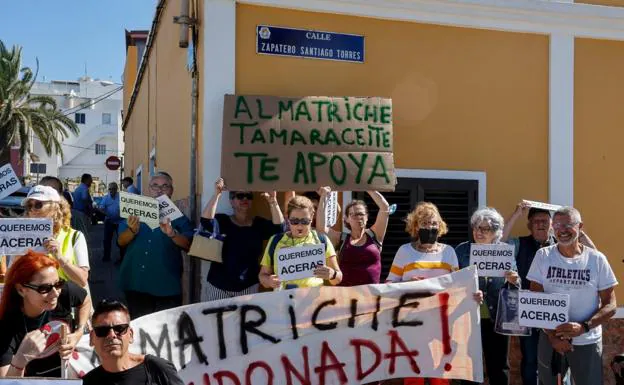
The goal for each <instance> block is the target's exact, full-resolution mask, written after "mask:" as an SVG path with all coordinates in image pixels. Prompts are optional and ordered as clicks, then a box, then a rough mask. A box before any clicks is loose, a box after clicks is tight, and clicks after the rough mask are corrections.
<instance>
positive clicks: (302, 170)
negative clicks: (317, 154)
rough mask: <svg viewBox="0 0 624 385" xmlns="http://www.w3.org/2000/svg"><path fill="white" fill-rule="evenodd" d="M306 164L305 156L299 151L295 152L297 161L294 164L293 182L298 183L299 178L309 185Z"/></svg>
mask: <svg viewBox="0 0 624 385" xmlns="http://www.w3.org/2000/svg"><path fill="white" fill-rule="evenodd" d="M306 166H307V162H306V159H305V156H304V155H303V153H302V152H301V151H299V152H297V161H296V162H295V177H294V182H295V183H299V177H301V176H302V177H303V183H304V184H308V183H310V179H309V178H308V169H307V167H306Z"/></svg>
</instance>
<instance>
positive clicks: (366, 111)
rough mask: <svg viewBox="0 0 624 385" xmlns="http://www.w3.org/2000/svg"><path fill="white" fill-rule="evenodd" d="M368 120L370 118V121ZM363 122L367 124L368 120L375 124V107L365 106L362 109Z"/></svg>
mask: <svg viewBox="0 0 624 385" xmlns="http://www.w3.org/2000/svg"><path fill="white" fill-rule="evenodd" d="M371 110H372V111H371ZM369 118H372V119H369ZM364 120H366V121H367V122H368V121H369V120H372V121H373V122H374V123H377V106H376V105H371V104H367V105H366V106H365V107H364Z"/></svg>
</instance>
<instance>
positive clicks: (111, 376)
mask: <svg viewBox="0 0 624 385" xmlns="http://www.w3.org/2000/svg"><path fill="white" fill-rule="evenodd" d="M91 323H92V325H93V329H92V330H91V333H90V335H89V337H90V344H91V346H93V347H94V348H95V352H96V353H97V355H98V357H99V358H100V362H101V363H102V365H100V366H98V367H97V368H95V369H93V370H92V371H90V372H89V373H87V374H86V375H85V376H84V377H83V378H82V383H83V384H85V385H100V384H102V385H104V384H106V385H108V384H118V385H126V384H128V385H134V384H148V385H151V384H159V385H160V384H172V385H183V384H184V383H183V382H182V379H180V376H179V375H178V373H177V371H176V368H175V367H174V366H173V364H172V363H171V362H169V361H166V360H164V359H162V358H159V357H156V356H152V355H149V354H148V355H142V354H133V353H130V352H129V351H128V347H129V346H130V344H132V343H133V342H134V330H132V327H130V314H128V308H126V307H125V306H124V305H123V304H122V303H120V302H117V301H102V302H100V303H99V304H98V305H97V306H96V308H95V312H94V313H93V316H92V317H91Z"/></svg>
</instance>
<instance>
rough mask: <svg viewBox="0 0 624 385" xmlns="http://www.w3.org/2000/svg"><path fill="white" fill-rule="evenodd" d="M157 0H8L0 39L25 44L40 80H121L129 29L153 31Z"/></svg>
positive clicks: (26, 58) (25, 57)
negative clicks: (86, 77) (85, 78)
mask: <svg viewBox="0 0 624 385" xmlns="http://www.w3.org/2000/svg"><path fill="white" fill-rule="evenodd" d="M155 8H156V0H3V1H2V7H1V8H0V40H2V41H3V42H4V44H5V45H7V46H9V47H10V46H12V45H14V44H17V45H21V46H22V47H23V48H22V66H29V67H32V68H33V69H34V67H35V63H36V62H35V58H38V59H39V76H38V80H39V81H43V77H44V76H45V80H46V81H50V80H76V79H77V78H79V77H80V76H83V75H84V73H85V63H86V65H87V74H88V75H89V76H91V77H92V78H99V79H102V80H111V81H114V82H116V83H121V77H122V73H123V68H124V62H125V55H126V49H125V33H124V29H127V30H138V29H144V30H149V29H150V26H151V24H152V19H153V17H154V12H155Z"/></svg>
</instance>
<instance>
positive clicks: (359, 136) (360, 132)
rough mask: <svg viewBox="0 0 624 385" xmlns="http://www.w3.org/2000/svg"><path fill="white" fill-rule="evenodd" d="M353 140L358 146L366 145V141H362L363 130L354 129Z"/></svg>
mask: <svg viewBox="0 0 624 385" xmlns="http://www.w3.org/2000/svg"><path fill="white" fill-rule="evenodd" d="M355 138H356V141H357V144H358V146H364V145H366V140H364V129H363V128H356V129H355Z"/></svg>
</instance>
